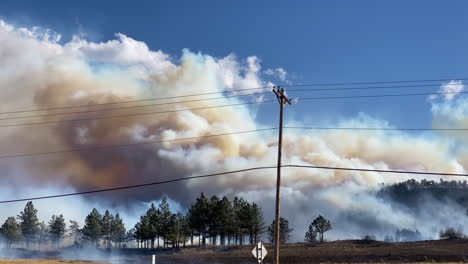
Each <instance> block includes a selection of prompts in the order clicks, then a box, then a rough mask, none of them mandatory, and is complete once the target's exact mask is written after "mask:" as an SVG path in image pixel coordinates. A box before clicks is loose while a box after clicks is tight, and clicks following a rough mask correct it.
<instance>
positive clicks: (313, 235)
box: [304, 223, 317, 243]
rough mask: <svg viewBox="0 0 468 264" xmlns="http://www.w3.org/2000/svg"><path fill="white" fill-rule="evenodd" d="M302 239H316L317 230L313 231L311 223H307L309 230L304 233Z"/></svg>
mask: <svg viewBox="0 0 468 264" xmlns="http://www.w3.org/2000/svg"><path fill="white" fill-rule="evenodd" d="M304 241H305V242H307V243H314V242H316V241H317V231H315V228H314V226H313V225H312V223H311V224H310V225H309V230H308V231H307V232H306V234H305V237H304Z"/></svg>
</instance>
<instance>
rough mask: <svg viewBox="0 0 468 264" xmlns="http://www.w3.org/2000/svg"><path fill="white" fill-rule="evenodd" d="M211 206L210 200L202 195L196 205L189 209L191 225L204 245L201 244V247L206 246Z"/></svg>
mask: <svg viewBox="0 0 468 264" xmlns="http://www.w3.org/2000/svg"><path fill="white" fill-rule="evenodd" d="M209 206H210V202H209V200H208V199H207V198H206V196H205V195H204V194H203V193H201V194H200V197H199V198H197V201H196V202H195V204H192V206H191V207H190V209H189V225H190V228H191V229H192V230H196V231H197V234H198V236H199V238H201V239H202V243H199V245H200V246H201V245H202V244H203V245H205V244H206V241H205V237H206V231H207V229H208V226H209V210H210V208H209Z"/></svg>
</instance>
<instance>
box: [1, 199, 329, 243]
mask: <svg viewBox="0 0 468 264" xmlns="http://www.w3.org/2000/svg"><path fill="white" fill-rule="evenodd" d="M69 223H70V224H69V226H68V227H67V224H66V221H65V218H64V217H63V215H53V216H52V217H51V219H50V221H49V222H48V223H47V224H46V223H44V222H40V221H39V219H38V217H37V209H35V208H34V205H33V203H32V202H28V203H27V204H26V206H25V208H24V210H23V211H22V212H21V213H20V214H19V215H18V216H17V217H16V218H15V217H8V218H7V219H6V221H5V223H4V224H3V225H2V226H1V227H0V235H1V237H2V239H3V240H4V241H5V244H6V246H7V247H11V246H12V244H14V243H24V244H25V246H26V248H32V244H34V246H35V248H36V249H39V250H40V249H41V245H44V244H47V245H49V246H54V247H57V248H59V247H60V246H61V242H62V241H63V239H64V238H68V239H69V241H71V244H74V245H75V246H78V247H82V246H91V247H108V248H110V247H124V246H128V243H129V242H130V243H133V245H136V247H139V248H155V247H173V248H179V247H185V246H186V245H191V246H194V245H199V246H206V245H207V244H208V243H209V244H212V245H244V244H254V243H257V242H258V241H260V238H261V237H262V236H263V235H265V233H266V235H267V238H268V240H269V241H270V242H273V240H274V234H275V231H274V230H275V228H274V227H275V221H273V222H272V223H271V225H270V226H268V227H267V226H266V225H265V222H264V218H263V212H262V209H261V208H260V207H259V206H258V205H257V204H256V203H249V202H247V201H246V200H244V199H243V198H238V197H235V198H234V199H233V200H232V201H231V200H229V199H228V198H227V197H222V198H219V197H218V196H212V197H211V198H208V197H206V196H205V195H204V194H203V193H202V194H201V195H200V196H199V197H198V198H197V199H196V201H195V203H193V204H192V205H191V206H190V207H189V209H188V211H187V213H186V214H182V213H180V212H178V213H173V212H172V211H171V209H170V206H169V203H168V201H167V198H166V197H163V198H162V199H161V202H160V203H159V205H158V206H156V205H154V204H151V206H150V208H149V209H148V211H147V212H146V213H145V214H144V215H142V216H141V217H140V220H139V221H138V222H137V223H136V224H135V226H134V228H131V229H130V230H128V231H127V229H126V227H125V224H124V222H123V220H122V218H121V217H120V215H119V214H118V213H117V214H115V215H113V214H112V213H110V212H109V211H108V210H106V211H105V213H104V214H101V213H99V211H98V210H97V209H93V210H92V211H91V212H90V213H89V214H88V215H87V216H86V218H85V221H84V226H83V228H80V226H79V224H78V223H77V221H73V220H70V221H69ZM330 229H331V225H330V222H329V221H328V220H326V219H325V218H324V217H322V216H319V217H318V218H316V219H315V220H314V222H312V223H311V226H310V227H309V231H308V233H307V234H306V236H305V240H306V241H307V242H312V241H315V240H316V239H317V235H319V237H320V240H323V233H324V232H326V231H328V230H330ZM292 230H293V229H292V228H290V227H289V222H288V220H286V219H284V218H281V219H280V240H281V243H286V242H287V241H288V239H289V236H290V233H291V232H292ZM69 245H70V243H69Z"/></svg>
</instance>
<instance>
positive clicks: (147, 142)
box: [0, 127, 278, 159]
mask: <svg viewBox="0 0 468 264" xmlns="http://www.w3.org/2000/svg"><path fill="white" fill-rule="evenodd" d="M276 129H278V128H276V127H271V128H263V129H254V130H244V131H237V132H230V133H223V134H215V135H206V136H199V137H187V138H176V139H166V140H157V141H145V142H138V143H129V144H116V145H102V146H96V147H89V148H75V149H65V150H55V151H47V152H36V153H23V154H14V155H5V156H0V159H5V158H18V157H28V156H39V155H51V154H61V153H70V152H78V151H94V150H102V149H113V148H123V147H133V146H142V145H152V144H159V143H165V142H176V141H185V140H193V139H202V138H212V137H222V136H228V135H237V134H246V133H253V132H261V131H269V130H276Z"/></svg>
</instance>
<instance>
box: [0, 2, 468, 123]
mask: <svg viewBox="0 0 468 264" xmlns="http://www.w3.org/2000/svg"><path fill="white" fill-rule="evenodd" d="M467 10H468V1H461V0H460V1H455V0H454V1H427V0H426V1H423V0H419V1H407V0H401V1H400V0H398V1H397V0H394V1H373V0H365V1H364V0H362V1H359V0H357V1H345V0H343V1H334V0H327V1H282V2H279V1H177V0H176V1H164V2H163V1H155V0H151V1H119V0H113V1H103V0H100V1H84V0H83V1H58V0H50V1H47V0H41V1H23V0H14V1H10V0H3V1H1V2H0V17H1V18H4V19H6V20H8V21H9V22H11V23H15V24H19V25H24V26H31V25H41V26H44V27H48V28H51V29H54V30H55V31H58V32H59V33H61V34H62V35H64V37H65V38H67V37H70V35H71V34H73V33H76V32H78V31H83V32H86V33H87V34H88V36H89V38H91V40H94V41H101V40H102V41H105V40H108V39H111V38H114V36H113V35H114V33H116V32H121V33H124V34H126V35H128V36H130V37H132V38H134V39H137V40H141V41H144V42H146V43H147V44H148V45H149V46H150V48H151V49H153V50H159V49H160V50H163V51H164V52H166V53H169V54H171V55H173V56H180V54H181V50H182V49H183V48H189V49H190V50H192V51H201V52H203V53H206V54H209V55H212V56H216V57H222V56H226V55H228V54H229V53H235V54H236V55H238V56H239V57H241V58H242V57H244V58H245V57H246V56H251V55H256V56H258V57H260V58H261V60H262V66H263V67H264V68H265V69H266V68H276V67H283V68H285V69H286V70H287V71H288V73H289V75H290V76H289V77H290V80H291V81H293V83H317V82H357V81H382V80H388V81H391V80H407V79H434V78H435V79H438V78H452V77H468V69H467V66H466V65H467V63H468V61H467V58H468V15H467ZM421 90H423V89H421ZM413 91H417V90H416V89H413V90H411V91H408V92H413ZM424 91H428V90H427V89H425V90H424ZM388 92H391V91H382V93H388ZM395 92H404V91H401V90H398V91H395ZM363 93H367V92H365V91H362V92H359V94H363ZM309 103H310V102H309ZM429 108H430V104H429V103H428V102H427V101H426V99H425V98H424V97H414V98H408V99H401V98H400V99H378V100H337V101H325V102H316V103H314V104H313V105H312V104H309V105H306V103H303V104H301V105H297V106H294V107H292V108H290V110H289V111H290V112H289V113H290V114H294V115H295V118H296V119H301V118H302V117H303V116H304V113H306V115H307V116H308V119H312V120H313V119H314V118H315V116H331V117H337V116H355V115H356V114H357V113H358V112H360V111H363V112H366V113H369V114H372V115H373V116H375V117H379V118H382V119H386V120H389V121H390V122H391V123H392V124H394V125H396V126H406V127H408V126H411V127H418V126H419V127H427V126H429V123H428V122H429V117H430V113H429ZM275 110H276V108H273V107H271V108H265V109H262V116H264V118H265V121H266V122H270V121H273V120H269V118H268V115H267V113H268V112H270V111H275ZM275 113H276V112H275ZM275 118H276V116H275Z"/></svg>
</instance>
